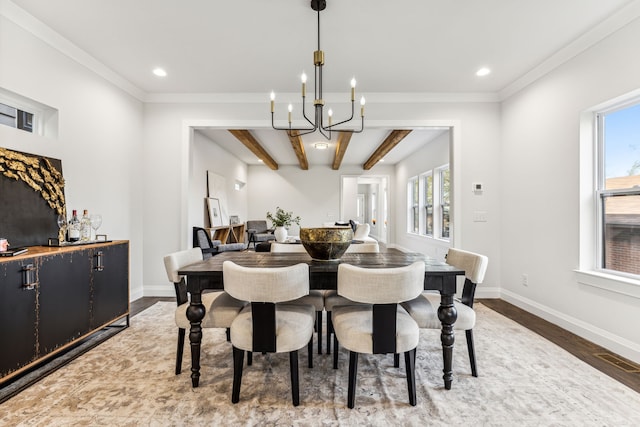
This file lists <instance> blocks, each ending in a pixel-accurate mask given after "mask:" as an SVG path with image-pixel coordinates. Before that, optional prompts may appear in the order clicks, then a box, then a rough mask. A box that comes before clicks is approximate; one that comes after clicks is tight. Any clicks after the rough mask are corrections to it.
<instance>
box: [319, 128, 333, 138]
mask: <svg viewBox="0 0 640 427" xmlns="http://www.w3.org/2000/svg"><path fill="white" fill-rule="evenodd" d="M318 131H319V132H320V134H321V135H322V136H324V137H325V138H326V139H328V140H329V141H331V131H330V130H329V134H328V135H327V134H326V133H325V129H324V128H323V127H322V126H319V127H318Z"/></svg>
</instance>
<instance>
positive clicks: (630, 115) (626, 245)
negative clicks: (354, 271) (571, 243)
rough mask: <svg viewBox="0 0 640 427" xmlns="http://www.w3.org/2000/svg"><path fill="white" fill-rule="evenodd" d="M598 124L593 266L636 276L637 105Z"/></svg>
mask: <svg viewBox="0 0 640 427" xmlns="http://www.w3.org/2000/svg"><path fill="white" fill-rule="evenodd" d="M597 125H598V132H597V135H598V137H597V138H598V162H597V169H598V170H597V172H598V181H597V188H596V199H597V200H598V206H597V222H598V264H599V265H598V267H599V268H602V269H606V270H612V271H615V272H619V273H625V274H632V275H640V102H638V101H637V100H636V101H635V103H634V104H631V105H629V104H627V105H626V106H624V107H621V108H617V109H612V110H609V111H605V112H601V113H599V114H598V115H597Z"/></svg>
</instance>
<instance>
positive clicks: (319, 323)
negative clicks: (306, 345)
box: [316, 311, 322, 354]
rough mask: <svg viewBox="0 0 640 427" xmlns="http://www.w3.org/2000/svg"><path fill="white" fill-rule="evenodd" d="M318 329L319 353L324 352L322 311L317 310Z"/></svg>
mask: <svg viewBox="0 0 640 427" xmlns="http://www.w3.org/2000/svg"><path fill="white" fill-rule="evenodd" d="M316 329H317V332H318V354H322V311H316Z"/></svg>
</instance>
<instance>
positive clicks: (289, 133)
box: [280, 128, 317, 137]
mask: <svg viewBox="0 0 640 427" xmlns="http://www.w3.org/2000/svg"><path fill="white" fill-rule="evenodd" d="M280 130H286V131H287V135H289V136H291V137H293V136H303V135H308V134H310V133H314V132H315V131H316V130H317V128H313V129H280ZM292 131H296V133H295V134H293V133H292ZM301 131H304V132H301Z"/></svg>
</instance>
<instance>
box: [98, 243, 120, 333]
mask: <svg viewBox="0 0 640 427" xmlns="http://www.w3.org/2000/svg"><path fill="white" fill-rule="evenodd" d="M92 258H93V288H92V298H91V328H92V329H95V328H99V327H101V326H103V325H106V324H108V323H111V322H112V321H113V320H114V319H116V318H118V317H120V316H122V315H123V314H125V313H127V312H128V311H129V244H128V243H122V244H117V245H106V246H104V247H102V248H96V249H94V250H93V257H92Z"/></svg>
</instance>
